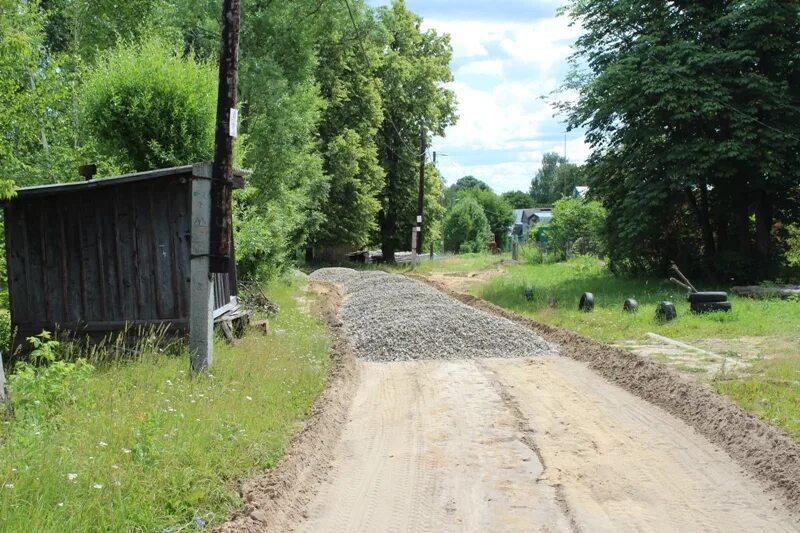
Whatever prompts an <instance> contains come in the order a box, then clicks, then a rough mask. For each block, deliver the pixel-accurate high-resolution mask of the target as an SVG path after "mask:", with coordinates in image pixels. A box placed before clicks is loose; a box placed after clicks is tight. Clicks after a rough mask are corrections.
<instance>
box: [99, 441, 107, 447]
mask: <svg viewBox="0 0 800 533" xmlns="http://www.w3.org/2000/svg"><path fill="white" fill-rule="evenodd" d="M99 446H100V447H101V448H107V447H108V443H107V442H103V441H100V444H99Z"/></svg>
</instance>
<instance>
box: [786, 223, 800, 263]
mask: <svg viewBox="0 0 800 533" xmlns="http://www.w3.org/2000/svg"><path fill="white" fill-rule="evenodd" d="M786 230H787V232H788V234H789V237H788V238H787V239H786V244H787V248H788V249H787V251H786V263H787V264H788V265H790V266H800V226H788V227H787V228H786Z"/></svg>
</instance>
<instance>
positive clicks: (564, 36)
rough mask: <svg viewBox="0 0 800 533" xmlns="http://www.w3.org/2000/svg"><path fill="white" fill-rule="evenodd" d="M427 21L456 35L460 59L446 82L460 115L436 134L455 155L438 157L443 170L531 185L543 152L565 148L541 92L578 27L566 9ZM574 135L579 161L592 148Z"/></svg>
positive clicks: (510, 185)
mask: <svg viewBox="0 0 800 533" xmlns="http://www.w3.org/2000/svg"><path fill="white" fill-rule="evenodd" d="M487 9H491V8H488V7H487ZM424 26H425V27H426V28H435V29H436V30H437V31H439V32H440V33H449V34H450V35H451V39H452V44H453V51H454V52H453V53H454V61H455V62H457V64H458V65H460V66H459V68H458V69H457V70H456V72H455V75H456V81H455V82H453V83H451V84H449V85H448V86H449V88H451V89H452V90H453V91H454V92H455V93H456V97H457V99H458V113H459V116H460V119H459V121H458V123H457V124H456V125H455V126H452V127H451V128H449V129H448V130H447V136H446V137H445V138H443V139H437V140H436V141H435V145H436V150H438V151H439V152H440V153H447V154H450V156H451V157H443V158H442V159H440V165H439V166H440V168H441V170H442V174H443V175H444V177H445V178H446V179H447V181H448V182H449V183H452V182H453V181H455V180H456V179H458V178H460V177H461V176H464V175H468V174H471V175H474V176H476V177H478V178H480V179H482V180H484V181H486V182H487V183H489V185H491V186H492V188H494V189H495V190H496V191H498V192H504V191H507V190H513V189H522V190H527V189H528V188H529V187H530V180H531V177H532V176H533V175H534V174H535V172H536V170H537V169H538V168H539V167H540V165H541V159H542V155H543V154H544V153H545V152H548V151H556V152H558V153H563V151H564V142H563V140H561V139H563V125H562V124H561V123H560V120H559V119H558V118H554V114H555V110H554V109H553V108H552V107H551V106H550V105H549V104H548V103H547V102H545V101H544V100H543V99H542V97H544V96H547V95H549V94H550V93H551V92H553V91H554V90H555V89H557V88H558V86H559V85H560V80H561V79H562V76H563V75H564V72H565V71H566V67H565V63H566V60H567V58H568V57H569V55H570V53H571V48H570V45H571V43H572V42H574V40H575V39H576V38H577V36H578V35H580V32H581V30H580V28H578V27H572V26H570V24H569V20H568V19H566V18H562V17H557V18H556V17H548V18H542V19H539V20H536V21H533V22H530V23H522V22H501V21H491V22H483V21H479V20H445V19H426V21H425V23H424ZM469 75H478V76H479V77H478V78H470V77H469ZM476 80H477V81H476ZM575 135H576V133H572V134H570V135H569V137H570V140H568V141H567V156H568V157H569V159H570V160H571V161H573V162H578V163H580V162H583V161H584V160H585V159H586V157H587V155H588V153H589V150H588V147H587V146H586V145H585V143H584V139H583V138H582V137H579V138H575ZM465 161H469V163H466V162H465Z"/></svg>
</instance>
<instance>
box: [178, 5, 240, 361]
mask: <svg viewBox="0 0 800 533" xmlns="http://www.w3.org/2000/svg"><path fill="white" fill-rule="evenodd" d="M240 14H241V5H240V0H223V4H222V41H221V44H220V58H219V86H218V89H219V91H218V95H217V124H216V134H215V149H214V162H213V164H212V165H209V164H208V163H199V164H196V165H195V166H194V168H193V169H192V174H193V179H192V232H191V243H192V244H191V248H192V249H191V256H192V258H191V274H190V276H191V277H190V280H191V281H190V285H191V291H190V297H189V298H190V300H189V306H190V309H189V355H190V358H191V363H192V373H193V374H199V373H201V372H204V371H206V370H208V369H209V368H210V367H211V363H212V361H213V359H214V339H213V333H214V319H213V312H214V284H213V283H212V273H213V272H219V273H227V272H229V271H230V269H231V262H232V261H233V258H232V257H231V240H232V238H231V234H232V228H231V226H232V218H231V190H232V188H233V187H232V186H233V139H234V138H235V137H236V136H237V134H238V120H239V113H238V111H237V109H236V96H237V90H238V82H239V24H240Z"/></svg>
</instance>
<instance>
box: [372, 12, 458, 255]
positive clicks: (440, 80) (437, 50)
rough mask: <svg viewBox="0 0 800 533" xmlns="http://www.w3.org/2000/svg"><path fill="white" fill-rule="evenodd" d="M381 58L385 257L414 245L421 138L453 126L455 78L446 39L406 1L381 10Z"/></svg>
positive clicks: (440, 133) (381, 196)
mask: <svg viewBox="0 0 800 533" xmlns="http://www.w3.org/2000/svg"><path fill="white" fill-rule="evenodd" d="M378 20H379V21H380V24H381V27H382V35H383V43H382V44H383V46H382V47H381V50H382V51H383V57H382V61H381V66H380V67H379V69H378V76H379V79H380V86H381V97H382V101H383V106H384V112H383V115H384V120H383V123H382V125H381V128H380V131H379V133H378V147H379V160H380V163H381V166H382V167H383V169H384V171H385V172H386V178H385V181H384V185H383V188H382V190H381V192H380V194H379V196H378V197H379V199H380V202H381V210H380V212H379V213H378V223H379V226H380V234H379V240H380V242H381V249H382V252H383V257H384V258H385V259H386V260H387V261H393V260H394V253H395V250H397V249H398V248H407V247H409V246H410V239H411V228H412V227H413V224H415V215H416V210H417V207H416V197H417V188H418V179H419V178H418V166H419V160H420V155H421V154H420V149H419V145H420V138H421V136H422V131H423V130H424V131H425V134H426V136H428V137H430V136H433V135H436V136H443V135H444V133H445V131H444V130H445V128H446V127H447V126H448V125H450V124H453V123H454V122H455V119H456V115H455V107H456V102H455V95H454V94H453V92H452V91H450V90H449V89H446V88H444V87H443V84H444V83H446V82H449V81H451V80H452V79H453V74H452V72H451V71H450V59H451V58H452V55H453V53H452V48H451V46H450V39H449V37H448V36H447V35H444V36H443V35H439V34H438V33H436V32H435V31H434V30H426V31H423V30H422V29H421V25H422V19H421V18H420V17H419V16H417V15H415V14H414V13H412V12H411V11H409V10H408V8H407V7H406V3H405V1H404V0H393V2H392V4H391V6H388V7H381V8H379V10H378Z"/></svg>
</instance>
